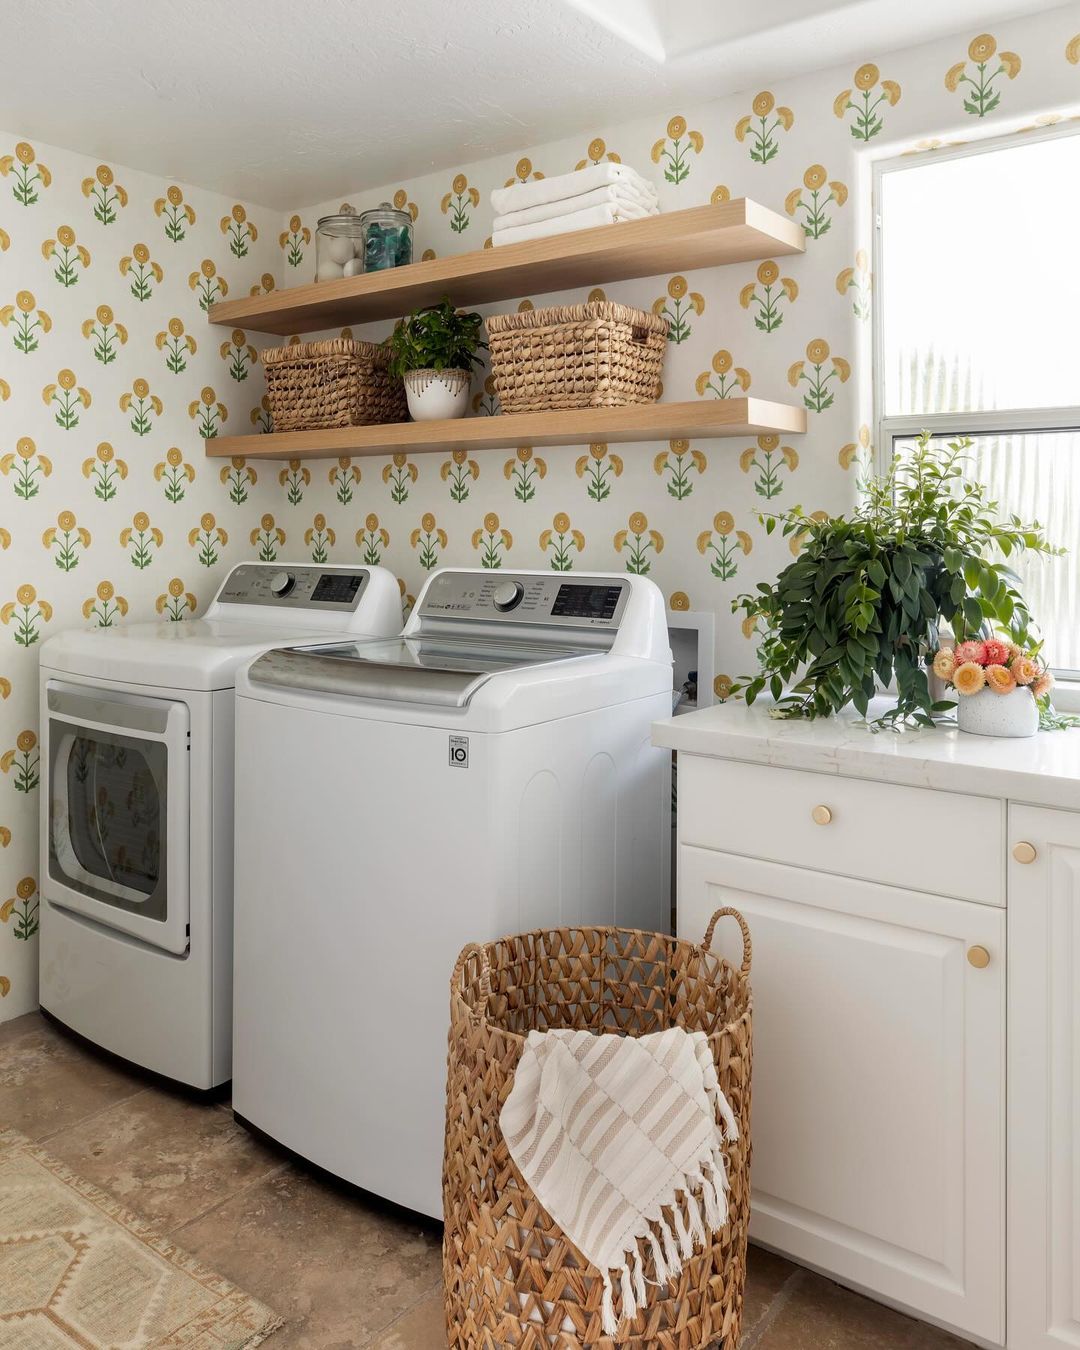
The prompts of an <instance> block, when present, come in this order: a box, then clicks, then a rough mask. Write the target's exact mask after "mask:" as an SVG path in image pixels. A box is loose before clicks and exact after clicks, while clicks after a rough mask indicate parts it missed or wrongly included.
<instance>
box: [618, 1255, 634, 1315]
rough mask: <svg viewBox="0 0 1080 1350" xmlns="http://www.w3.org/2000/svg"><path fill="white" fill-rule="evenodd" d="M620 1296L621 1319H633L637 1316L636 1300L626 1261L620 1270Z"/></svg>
mask: <svg viewBox="0 0 1080 1350" xmlns="http://www.w3.org/2000/svg"><path fill="white" fill-rule="evenodd" d="M619 1292H620V1294H621V1296H622V1315H623V1317H634V1316H636V1315H637V1298H636V1297H635V1295H634V1285H633V1281H632V1279H631V1276H630V1262H629V1261H627V1262H626V1263H625V1264H624V1265H623V1268H622V1287H621V1289H620V1291H619Z"/></svg>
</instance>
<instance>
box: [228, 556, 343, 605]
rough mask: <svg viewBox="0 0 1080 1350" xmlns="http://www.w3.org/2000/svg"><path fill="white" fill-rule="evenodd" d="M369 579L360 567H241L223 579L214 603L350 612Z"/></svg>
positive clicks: (257, 564) (261, 564)
mask: <svg viewBox="0 0 1080 1350" xmlns="http://www.w3.org/2000/svg"><path fill="white" fill-rule="evenodd" d="M368 578H369V573H368V571H367V569H366V568H363V567H355V568H350V567H311V566H308V565H306V564H303V563H300V564H290V563H282V564H280V565H279V564H277V563H241V565H240V566H239V567H234V568H233V570H232V571H231V572H230V573H229V575H228V576H227V577H226V578H225V581H224V582H223V584H222V587H221V590H220V591H219V592H218V593H217V596H216V600H217V603H219V604H225V605H271V606H273V607H274V608H275V609H279V608H280V609H314V610H320V611H322V610H340V611H351V610H354V609H356V607H357V605H358V604H359V603H360V597H361V596H362V595H363V593H364V587H365V585H366V583H367V581H368Z"/></svg>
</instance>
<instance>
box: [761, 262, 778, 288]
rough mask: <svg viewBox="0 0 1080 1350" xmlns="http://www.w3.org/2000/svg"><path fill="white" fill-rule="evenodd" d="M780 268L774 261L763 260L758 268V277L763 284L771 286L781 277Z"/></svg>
mask: <svg viewBox="0 0 1080 1350" xmlns="http://www.w3.org/2000/svg"><path fill="white" fill-rule="evenodd" d="M779 275H780V268H779V267H778V266H777V265H776V263H774V262H771V261H770V262H763V263H761V264H760V266H759V267H758V270H757V279H758V281H760V282H761V284H762V285H763V286H771V285H772V284H773V282H774V281H775V280H776V279H777V277H779Z"/></svg>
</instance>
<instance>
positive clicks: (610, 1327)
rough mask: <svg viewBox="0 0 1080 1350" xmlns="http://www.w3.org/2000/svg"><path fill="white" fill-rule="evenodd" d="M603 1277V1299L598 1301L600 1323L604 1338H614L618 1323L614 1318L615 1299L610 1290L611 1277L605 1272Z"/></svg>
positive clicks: (617, 1330) (616, 1333)
mask: <svg viewBox="0 0 1080 1350" xmlns="http://www.w3.org/2000/svg"><path fill="white" fill-rule="evenodd" d="M603 1276H604V1297H603V1298H602V1299H601V1300H600V1321H601V1323H602V1325H603V1328H604V1335H605V1336H616V1335H618V1332H619V1323H618V1322H617V1321H616V1318H615V1297H614V1294H613V1293H612V1290H611V1276H610V1275H609V1274H608V1272H607V1271H606V1270H605V1271H604V1272H603Z"/></svg>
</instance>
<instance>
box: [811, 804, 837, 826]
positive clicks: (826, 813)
mask: <svg viewBox="0 0 1080 1350" xmlns="http://www.w3.org/2000/svg"><path fill="white" fill-rule="evenodd" d="M810 815H811V816H812V817H813V821H814V824H815V825H831V824H832V811H830V810H829V808H828V807H827V806H815V807H814V809H813V810H812V811H811V812H810Z"/></svg>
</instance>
